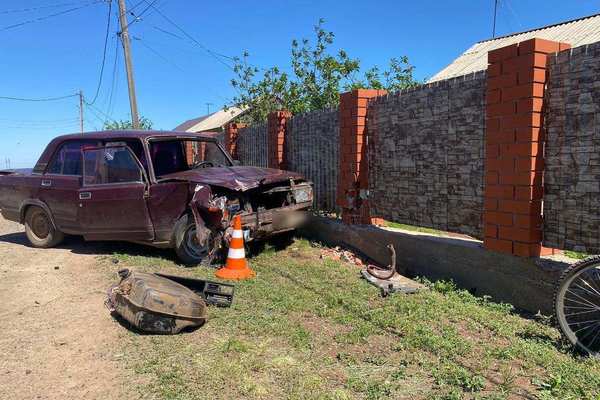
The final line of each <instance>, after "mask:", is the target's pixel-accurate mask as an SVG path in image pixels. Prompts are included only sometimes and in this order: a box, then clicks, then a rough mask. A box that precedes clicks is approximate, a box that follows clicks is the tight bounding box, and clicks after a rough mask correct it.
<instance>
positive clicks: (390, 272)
mask: <svg viewBox="0 0 600 400" xmlns="http://www.w3.org/2000/svg"><path fill="white" fill-rule="evenodd" d="M387 248H388V250H389V251H390V259H391V264H390V265H388V267H387V268H385V269H384V268H379V267H377V266H376V265H373V264H369V265H368V266H367V272H368V273H369V274H371V275H373V276H374V277H375V278H377V279H383V280H386V279H390V278H391V277H392V276H394V273H395V272H396V250H394V246H392V245H391V244H388V245H387Z"/></svg>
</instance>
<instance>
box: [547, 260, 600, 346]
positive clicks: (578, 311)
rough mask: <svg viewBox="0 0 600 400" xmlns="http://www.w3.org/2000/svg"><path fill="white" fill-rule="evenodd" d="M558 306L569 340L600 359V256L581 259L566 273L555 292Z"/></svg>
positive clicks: (558, 314)
mask: <svg viewBox="0 0 600 400" xmlns="http://www.w3.org/2000/svg"><path fill="white" fill-rule="evenodd" d="M554 309H555V315H556V321H557V322H558V326H559V328H560V330H561V331H562V333H563V335H564V336H565V337H566V338H567V340H568V341H569V342H571V344H573V345H574V346H576V347H577V348H578V349H580V350H582V351H584V352H586V353H588V354H590V355H592V356H594V357H597V358H600V256H593V257H589V258H586V259H584V260H581V261H579V262H577V263H575V264H573V265H571V266H570V267H569V268H567V269H566V270H565V271H564V272H563V274H562V275H561V277H560V279H559V281H558V283H557V285H556V290H555V292H554Z"/></svg>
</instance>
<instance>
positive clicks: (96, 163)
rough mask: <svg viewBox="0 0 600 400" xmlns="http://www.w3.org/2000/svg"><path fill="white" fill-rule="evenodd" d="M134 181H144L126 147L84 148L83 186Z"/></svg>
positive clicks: (140, 171)
mask: <svg viewBox="0 0 600 400" xmlns="http://www.w3.org/2000/svg"><path fill="white" fill-rule="evenodd" d="M136 182H144V179H143V175H142V170H141V168H140V166H139V164H138V163H137V162H136V160H135V159H134V158H133V156H132V154H131V151H130V150H128V149H127V148H126V147H106V148H96V149H88V150H86V149H84V151H83V184H84V186H88V185H104V184H111V183H136Z"/></svg>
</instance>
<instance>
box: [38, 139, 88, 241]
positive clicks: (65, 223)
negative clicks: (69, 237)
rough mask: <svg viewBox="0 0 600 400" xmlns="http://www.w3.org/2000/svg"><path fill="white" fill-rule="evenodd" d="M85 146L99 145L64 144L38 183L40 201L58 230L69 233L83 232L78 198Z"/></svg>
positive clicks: (69, 142)
mask: <svg viewBox="0 0 600 400" xmlns="http://www.w3.org/2000/svg"><path fill="white" fill-rule="evenodd" d="M85 146H98V141H97V140H85V139H81V140H80V139H75V140H69V141H66V142H64V143H62V144H61V146H60V147H59V148H58V150H57V151H56V153H55V154H54V155H53V157H52V159H51V161H50V163H49V165H48V168H47V169H46V170H45V171H44V173H43V175H42V176H41V179H40V181H39V184H40V186H39V190H38V197H39V199H40V200H41V201H42V202H44V203H45V204H46V205H47V206H48V208H49V209H50V211H51V212H52V215H53V217H54V221H55V222H56V224H57V225H58V228H59V229H60V230H61V231H63V232H66V233H75V234H76V233H79V232H80V226H79V222H78V218H77V214H78V198H77V194H78V190H79V189H80V188H81V174H82V154H81V151H82V149H83V148H84V147H85Z"/></svg>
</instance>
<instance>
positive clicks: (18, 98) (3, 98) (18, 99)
mask: <svg viewBox="0 0 600 400" xmlns="http://www.w3.org/2000/svg"><path fill="white" fill-rule="evenodd" d="M76 96H79V94H77V93H75V94H69V95H66V96H58V97H42V98H37V99H34V98H26V97H10V96H0V99H2V100H14V101H36V102H37V101H57V100H63V99H68V98H71V97H76Z"/></svg>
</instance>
